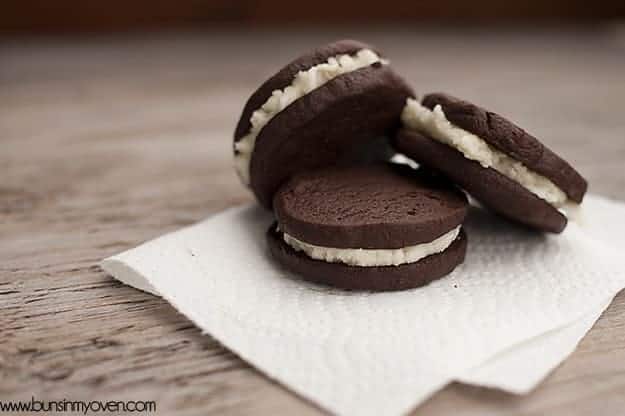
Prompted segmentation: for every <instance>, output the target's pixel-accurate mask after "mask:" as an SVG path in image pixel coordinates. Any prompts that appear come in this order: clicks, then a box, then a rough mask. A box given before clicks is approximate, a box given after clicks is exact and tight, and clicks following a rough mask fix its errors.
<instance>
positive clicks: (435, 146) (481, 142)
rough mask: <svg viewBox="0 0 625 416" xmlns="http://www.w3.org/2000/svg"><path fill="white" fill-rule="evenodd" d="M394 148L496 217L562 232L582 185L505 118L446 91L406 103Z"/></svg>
mask: <svg viewBox="0 0 625 416" xmlns="http://www.w3.org/2000/svg"><path fill="white" fill-rule="evenodd" d="M402 122H403V125H404V128H402V129H401V130H400V131H399V133H398V135H397V137H396V138H395V141H394V144H395V147H396V148H397V150H398V151H399V152H401V153H403V154H405V155H406V156H408V157H410V158H412V159H414V160H415V161H417V162H418V163H420V164H422V165H425V166H427V167H430V168H432V169H436V170H438V171H440V172H441V173H443V174H444V175H446V176H447V177H449V178H450V179H451V180H452V181H454V182H455V183H456V184H458V186H460V187H462V188H464V189H465V190H466V191H467V192H468V193H469V194H471V195H472V196H473V197H474V198H476V199H477V200H478V201H479V202H481V203H482V204H483V205H485V206H486V207H488V208H490V209H492V210H493V211H495V212H497V213H499V214H500V215H502V216H504V217H506V218H508V219H510V220H513V221H516V222H519V223H521V224H524V225H526V226H530V227H532V228H536V229H539V230H543V231H549V232H555V233H558V232H561V231H562V230H563V229H564V228H565V227H566V223H567V217H566V216H565V213H566V212H571V211H573V212H574V211H575V210H576V208H577V207H578V205H579V203H581V202H582V199H583V197H584V194H585V193H586V189H587V182H586V180H585V179H584V178H583V177H582V176H581V175H580V174H579V173H578V172H577V171H576V170H575V169H574V168H573V167H571V165H569V164H568V163H567V162H566V161H564V160H563V159H561V158H560V157H559V156H558V155H556V154H555V153H554V152H552V151H551V150H550V149H549V148H547V147H546V146H544V145H543V144H542V143H541V142H539V141H538V140H537V139H536V138H535V137H533V136H532V135H530V134H529V133H527V132H526V131H524V130H523V129H521V128H520V127H518V126H516V125H515V124H513V123H512V122H510V121H508V120H507V119H505V118H503V117H502V116H500V115H498V114H495V113H492V112H490V111H486V110H484V109H482V108H480V107H478V106H476V105H474V104H471V103H469V102H467V101H463V100H460V99H457V98H454V97H452V96H449V95H446V94H438V93H437V94H429V95H426V96H425V97H424V98H423V100H422V101H421V102H419V101H417V100H415V99H412V98H410V99H408V100H407V104H406V106H405V107H404V110H403V112H402Z"/></svg>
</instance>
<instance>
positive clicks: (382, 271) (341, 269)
mask: <svg viewBox="0 0 625 416" xmlns="http://www.w3.org/2000/svg"><path fill="white" fill-rule="evenodd" d="M267 241H268V243H269V250H270V251H271V254H272V255H273V257H274V258H275V259H276V260H278V261H279V262H280V264H282V265H283V266H284V267H286V268H287V269H288V270H290V271H292V272H294V273H297V274H299V275H301V276H302V277H303V278H305V279H306V280H309V281H312V282H314V283H319V284H323V285H328V286H333V287H337V288H340V289H347V290H368V291H391V290H405V289H412V288H415V287H419V286H423V285H426V284H428V283H429V282H431V281H433V280H436V279H439V278H441V277H443V276H445V275H447V274H449V273H451V272H452V271H453V270H454V269H455V268H456V266H457V265H459V264H460V263H462V262H463V261H464V256H465V253H466V250H467V238H466V235H465V233H464V231H462V230H461V231H460V234H459V235H458V238H456V240H455V241H454V242H453V243H452V244H451V245H450V246H449V247H448V248H447V249H446V250H445V251H443V252H441V253H438V254H433V255H431V256H428V257H425V258H423V259H421V260H419V261H418V262H415V263H408V264H402V265H400V266H383V267H358V266H348V265H346V264H341V263H327V262H324V261H320V260H314V259H312V258H310V257H308V256H306V254H304V253H302V252H301V251H295V250H293V249H292V248H291V247H290V246H288V245H287V244H286V243H285V242H284V240H283V238H282V233H280V232H278V231H276V225H275V224H274V225H272V226H271V227H270V228H269V230H268V231H267Z"/></svg>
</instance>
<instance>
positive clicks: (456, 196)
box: [273, 164, 468, 249]
mask: <svg viewBox="0 0 625 416" xmlns="http://www.w3.org/2000/svg"><path fill="white" fill-rule="evenodd" d="M273 205H274V209H275V214H276V217H277V220H278V224H279V227H280V230H281V231H283V232H285V233H287V234H289V235H291V236H293V237H295V238H297V239H299V240H301V241H304V242H306V243H309V244H314V245H319V246H323V247H335V248H373V249H375V248H377V249H386V248H402V247H407V246H411V245H416V244H421V243H428V242H431V241H433V240H435V239H436V238H438V237H440V236H441V235H443V234H445V233H447V232H449V231H451V230H452V229H454V228H456V227H457V226H459V225H460V224H461V223H462V221H463V220H464V218H465V216H466V213H467V205H468V204H467V199H466V197H465V196H464V194H463V193H462V192H460V191H459V190H457V189H456V188H455V187H454V186H452V185H450V184H449V183H448V182H446V181H444V180H442V179H440V178H438V177H434V176H431V175H430V174H428V173H426V172H424V171H422V170H421V171H415V170H413V169H411V168H409V167H406V166H400V165H390V164H387V165H372V166H352V167H343V168H341V167H334V168H327V169H323V170H317V171H309V172H305V173H301V174H298V175H296V176H294V177H293V178H292V179H291V180H290V181H288V182H287V183H285V184H284V185H283V186H282V187H281V188H280V190H279V191H278V192H277V193H276V195H275V197H274V201H273Z"/></svg>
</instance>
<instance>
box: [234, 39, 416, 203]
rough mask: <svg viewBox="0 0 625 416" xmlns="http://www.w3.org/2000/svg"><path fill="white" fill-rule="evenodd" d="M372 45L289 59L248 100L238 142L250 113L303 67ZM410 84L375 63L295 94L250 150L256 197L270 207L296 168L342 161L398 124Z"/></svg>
mask: <svg viewBox="0 0 625 416" xmlns="http://www.w3.org/2000/svg"><path fill="white" fill-rule="evenodd" d="M364 48H368V49H372V48H371V47H369V46H367V45H364V44H362V43H359V42H355V41H341V42H337V43H333V44H330V45H326V46H324V47H321V48H319V49H317V50H315V51H313V52H312V53H310V54H308V55H305V56H302V57H300V58H298V59H296V60H295V61H293V62H291V63H290V64H289V65H287V66H286V67H285V68H284V69H282V70H281V71H280V72H279V73H278V74H277V75H275V76H274V77H272V78H271V79H270V80H268V81H267V82H266V83H265V84H263V85H262V86H261V87H260V88H259V90H258V91H256V92H255V93H254V94H253V95H252V97H251V98H250V99H249V100H248V102H247V104H246V106H245V109H244V111H243V115H242V116H241V119H240V121H239V123H238V125H237V129H236V132H235V142H236V141H238V140H240V139H241V138H242V137H243V136H244V135H246V134H247V133H248V132H249V129H250V122H249V120H250V117H251V115H252V113H253V112H254V111H255V110H256V109H258V108H259V107H260V106H261V105H262V104H263V103H264V102H265V101H266V100H267V99H268V98H269V97H270V95H271V92H272V91H273V90H275V89H282V88H284V87H286V86H287V85H289V84H290V83H291V82H292V80H293V77H294V76H295V75H296V74H297V72H298V71H300V70H306V69H308V68H310V67H311V66H314V65H317V64H320V63H322V62H325V61H326V60H327V59H328V58H329V57H332V56H336V55H339V54H353V53H356V52H357V51H359V50H361V49H364ZM412 95H413V92H412V90H411V88H410V87H409V86H408V85H407V84H406V83H405V81H404V80H403V79H402V78H401V77H399V76H398V75H397V74H396V73H395V72H394V71H393V70H392V69H391V68H390V67H389V66H388V65H382V64H381V63H375V64H372V65H370V66H367V67H363V68H360V69H358V70H355V71H352V72H348V73H345V74H342V75H339V76H337V77H336V78H334V79H332V80H330V81H329V82H327V83H325V84H324V85H322V86H321V87H319V88H317V89H315V90H313V91H311V92H309V93H308V94H306V95H304V96H303V97H301V98H299V99H297V100H295V101H294V102H293V103H291V104H290V105H288V106H287V107H286V108H285V109H283V110H282V111H280V112H279V113H277V114H276V115H275V116H274V117H273V118H272V119H271V120H270V121H269V122H268V123H267V124H266V125H265V126H264V127H263V128H262V129H261V130H260V132H259V134H258V136H257V138H256V144H255V147H254V151H253V153H252V156H251V161H250V167H249V173H250V187H251V189H252V191H253V192H254V194H255V196H256V198H257V199H258V201H259V202H260V203H261V204H262V205H264V206H265V207H267V208H270V207H271V202H272V197H273V195H274V193H275V192H276V191H277V190H278V188H279V186H280V185H281V184H282V183H284V182H285V181H286V180H288V179H289V178H290V177H291V176H292V175H293V174H295V173H297V172H301V171H306V170H310V169H314V168H319V167H324V166H331V165H338V164H342V163H344V161H345V160H350V159H352V158H351V157H350V155H351V154H352V153H354V152H355V150H356V149H358V148H359V147H360V146H362V145H366V144H367V143H368V142H369V141H371V140H372V139H375V138H377V137H379V136H382V135H392V134H394V132H395V131H396V129H397V128H398V127H399V115H400V114H401V110H402V108H403V106H404V104H405V101H406V98H407V97H409V96H412Z"/></svg>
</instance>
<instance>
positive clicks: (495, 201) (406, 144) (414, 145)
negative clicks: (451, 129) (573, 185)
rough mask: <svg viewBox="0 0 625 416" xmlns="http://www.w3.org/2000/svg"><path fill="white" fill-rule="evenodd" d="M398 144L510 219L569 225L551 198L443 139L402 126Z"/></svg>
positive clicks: (556, 228) (558, 227)
mask: <svg viewBox="0 0 625 416" xmlns="http://www.w3.org/2000/svg"><path fill="white" fill-rule="evenodd" d="M395 147H396V148H397V150H399V151H400V152H402V153H404V154H406V155H407V156H409V157H411V158H413V159H414V160H416V161H417V162H419V163H420V164H422V165H425V166H427V167H430V168H432V169H436V170H437V171H439V172H441V173H443V174H444V175H446V176H447V177H448V178H450V179H451V180H452V181H454V182H455V183H456V184H458V186H460V187H462V188H464V189H465V190H466V191H467V192H469V193H470V194H471V195H472V196H473V197H474V198H475V199H477V200H478V201H480V202H481V203H482V204H484V205H485V206H486V207H487V208H490V209H492V210H493V211H495V212H497V213H499V214H500V215H502V216H504V217H506V218H508V219H510V220H513V221H516V222H519V223H521V224H525V225H527V226H530V227H532V228H538V229H540V230H544V231H549V232H554V233H559V232H561V231H562V230H563V229H564V227H565V226H566V223H567V219H566V217H565V216H564V215H562V214H561V213H560V211H558V210H557V209H556V208H554V207H553V206H552V205H550V204H549V203H548V202H546V201H544V200H543V199H541V198H539V197H538V196H536V195H534V194H533V193H531V192H530V191H528V190H527V189H525V188H523V187H522V186H521V185H519V184H518V183H516V182H514V181H513V180H511V179H509V178H507V177H506V176H504V175H502V174H500V173H499V172H497V171H496V170H494V169H489V168H484V167H483V166H481V165H480V164H479V163H478V162H475V161H473V160H470V159H467V158H465V157H464V155H462V153H460V152H459V151H457V150H455V149H453V148H451V147H449V146H447V145H445V144H443V143H440V142H438V141H436V140H434V139H431V138H429V137H427V136H425V135H423V134H421V133H418V132H416V131H414V130H410V129H402V130H400V131H399V133H398V135H397V137H396V139H395Z"/></svg>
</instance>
